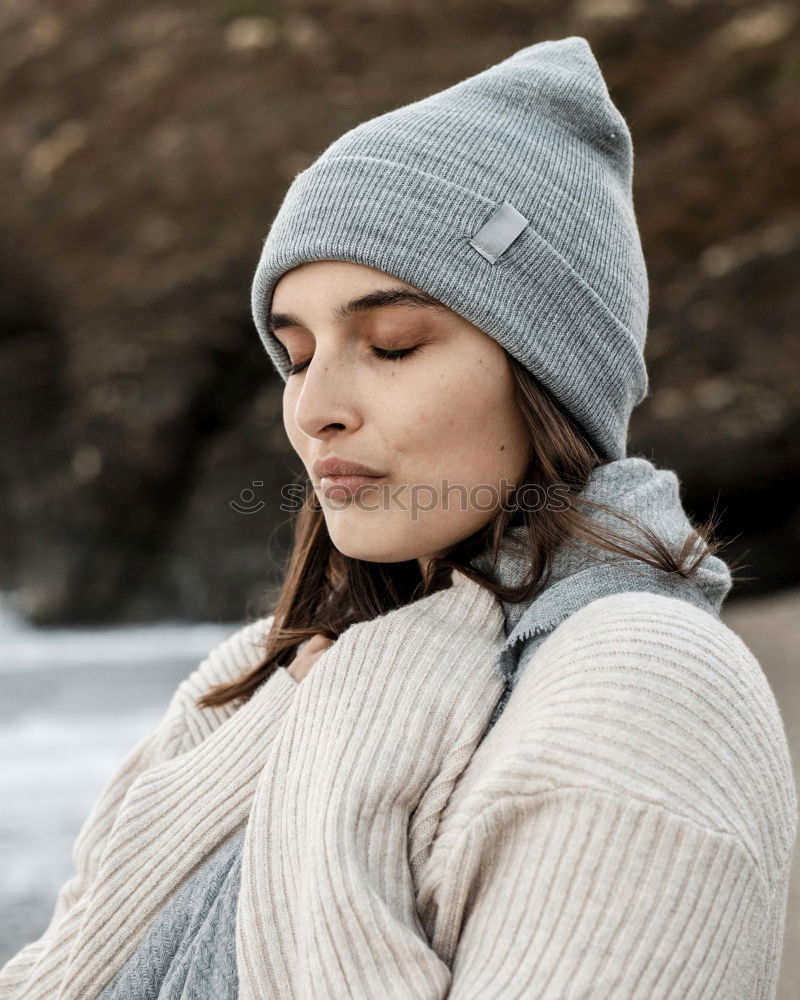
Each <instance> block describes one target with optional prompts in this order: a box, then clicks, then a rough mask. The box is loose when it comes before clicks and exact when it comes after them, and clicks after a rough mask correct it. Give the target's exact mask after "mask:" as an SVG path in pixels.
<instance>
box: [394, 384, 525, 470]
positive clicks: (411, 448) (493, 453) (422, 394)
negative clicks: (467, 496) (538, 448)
mask: <svg viewBox="0 0 800 1000" xmlns="http://www.w3.org/2000/svg"><path fill="white" fill-rule="evenodd" d="M506 391H508V389H507V387H506V386H505V385H502V386H500V385H498V382H497V380H496V379H495V380H493V379H491V378H489V377H488V373H485V372H484V370H483V369H478V370H477V371H472V370H466V371H465V370H463V369H462V370H461V371H460V372H459V373H445V374H442V373H441V372H440V373H437V374H436V375H435V376H433V377H432V379H426V380H425V382H424V384H422V383H420V382H418V383H417V384H416V385H415V386H414V387H413V391H410V392H408V393H406V394H405V395H404V396H402V397H399V396H398V397H394V396H393V397H392V398H390V399H388V400H387V401H386V402H387V407H386V408H385V409H384V411H383V414H384V419H385V420H386V421H387V425H388V426H389V427H392V428H394V432H393V435H392V436H393V438H394V439H395V445H396V447H397V449H398V451H402V452H404V453H405V454H406V455H407V457H409V458H410V459H411V458H417V459H418V460H419V461H420V463H421V464H433V466H434V468H433V471H434V472H441V473H443V474H448V473H447V472H446V470H449V474H457V475H458V476H459V478H461V479H462V480H463V479H473V480H477V479H482V478H486V477H487V476H493V475H494V474H496V473H497V472H500V473H502V472H503V471H504V470H505V468H506V466H507V465H508V464H509V459H510V458H511V454H512V452H513V450H514V447H515V444H514V437H513V435H512V433H511V425H510V421H509V412H508V410H509V405H508V400H507V397H506V396H505V395H504V393H505V392H506ZM428 471H430V470H428Z"/></svg>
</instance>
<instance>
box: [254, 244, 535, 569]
mask: <svg viewBox="0 0 800 1000" xmlns="http://www.w3.org/2000/svg"><path fill="white" fill-rule="evenodd" d="M378 292H381V293H383V294H381V295H376V293H378ZM386 293H391V294H386ZM398 293H406V294H408V293H410V294H411V295H414V294H416V295H417V296H422V297H423V298H425V299H427V298H428V296H425V295H424V294H423V293H421V292H420V291H419V290H418V289H416V288H414V286H413V285H409V284H406V283H405V282H403V281H400V280H399V279H397V278H394V277H392V276H390V275H387V274H384V273H383V272H382V271H377V270H374V269H373V268H370V267H365V266H362V265H361V264H353V263H349V262H345V261H328V260H325V261H314V262H312V263H308V264H303V265H301V266H299V267H297V268H295V269H293V270H291V271H288V272H287V273H286V274H284V275H283V276H282V277H281V279H280V281H279V282H278V283H277V285H276V287H275V291H274V295H273V300H272V314H271V323H272V329H273V330H274V332H275V336H276V337H277V338H278V339H279V340H280V341H281V343H282V344H283V345H284V347H285V348H286V350H287V352H288V354H289V357H290V359H291V362H292V366H293V371H294V369H297V371H296V373H293V374H291V375H290V376H289V378H288V382H287V384H286V388H285V390H284V395H283V420H284V425H285V427H286V433H287V435H288V437H289V440H290V441H291V443H292V447H293V448H294V449H295V451H296V452H297V454H298V455H299V456H300V458H301V459H302V461H303V463H304V465H305V467H306V470H307V471H308V474H309V477H310V479H311V482H312V484H313V486H314V490H315V492H316V494H317V497H318V499H319V502H320V504H321V506H322V509H323V513H324V516H325V520H326V524H327V527H328V531H329V533H330V536H331V540H332V542H333V544H334V545H335V546H336V548H337V549H338V550H339V551H340V552H342V553H344V554H345V555H347V556H350V557H351V558H353V559H363V560H366V561H370V562H401V561H405V560H409V559H417V560H418V562H419V565H420V568H421V569H423V570H424V568H425V566H426V565H427V561H428V559H430V558H431V557H432V556H434V555H438V554H441V553H442V552H444V551H445V550H446V549H447V548H449V547H450V546H451V545H453V544H454V543H456V542H458V541H460V540H461V539H463V538H466V537H467V536H469V535H471V534H472V533H473V532H475V531H477V530H478V529H479V528H480V527H482V526H483V525H484V524H485V523H486V522H487V521H489V520H490V518H491V517H492V515H493V513H494V512H495V511H496V509H497V508H498V506H499V505H500V503H501V501H502V499H503V498H504V497H505V496H506V495H507V494H508V491H509V490H510V488H511V487H512V486H513V485H514V484H515V483H516V482H517V481H518V479H519V477H520V476H521V475H522V473H523V471H524V469H525V466H526V465H527V460H528V446H527V439H526V432H525V428H524V425H523V422H522V418H521V415H520V413H519V411H518V409H517V407H516V404H515V402H514V397H513V391H512V376H511V371H510V368H509V366H508V362H507V360H506V356H505V352H504V351H503V349H502V348H501V347H500V345H499V344H498V343H497V342H496V341H495V340H493V339H492V338H491V337H489V336H487V335H486V334H485V333H483V332H482V331H481V330H479V329H478V328H477V327H476V326H473V324H472V323H470V322H469V321H468V320H466V319H464V318H463V317H461V316H459V315H458V314H457V313H455V312H453V311H452V310H451V309H448V308H446V307H445V306H441V305H438V304H433V305H431V304H422V303H419V302H413V301H394V302H392V301H391V299H392V298H398ZM365 296H373V297H374V298H373V299H372V300H366V301H365V302H363V303H361V305H360V306H358V305H356V306H354V305H351V306H350V308H349V309H348V308H347V306H348V303H352V302H353V300H358V299H363V298H364V297H365ZM431 301H433V300H431ZM387 302H388V304H386V303H387ZM409 351H410V352H411V353H408V354H406V356H404V357H403V356H402V355H401V356H400V357H397V358H391V357H389V358H385V357H382V356H381V354H382V353H385V352H409ZM324 459H341V460H343V461H344V462H357V463H361V464H362V465H365V466H367V467H368V468H369V469H370V470H371V471H372V472H373V473H375V474H376V477H375V478H370V479H368V480H366V481H365V482H364V483H363V484H362V485H359V484H358V483H355V484H353V483H350V484H349V485H348V484H346V483H341V481H340V485H339V486H337V485H336V483H337V480H336V479H323V478H322V477H321V475H320V474H319V472H318V471H316V470H315V468H314V463H315V462H319V461H321V460H324Z"/></svg>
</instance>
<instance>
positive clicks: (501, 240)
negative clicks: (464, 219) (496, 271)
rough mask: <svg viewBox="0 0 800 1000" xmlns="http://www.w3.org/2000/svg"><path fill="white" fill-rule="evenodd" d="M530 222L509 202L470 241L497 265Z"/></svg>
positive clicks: (482, 254)
mask: <svg viewBox="0 0 800 1000" xmlns="http://www.w3.org/2000/svg"><path fill="white" fill-rule="evenodd" d="M527 225H528V220H527V219H526V218H525V216H524V215H521V214H520V213H519V212H518V211H517V210H516V208H514V206H513V205H512V204H511V203H510V202H507V201H504V202H503V204H502V205H501V206H500V208H498V209H497V210H496V211H495V212H494V213H493V214H492V216H491V218H490V219H489V221H488V222H485V223H484V224H483V225H482V226H481V228H480V229H479V230H478V231H477V233H475V235H474V236H473V237H472V239H471V240H470V241H469V245H470V246H471V247H474V248H475V249H476V250H477V251H478V253H479V254H480V255H481V256H482V257H485V258H486V259H487V260H488V261H489V263H490V264H495V263H496V262H497V259H498V257H499V256H500V255H501V254H503V253H505V251H506V250H508V248H509V247H510V246H511V244H512V243H513V242H514V240H515V239H516V238H517V237H518V236H519V234H520V233H521V232H522V231H523V229H524V228H525V227H526V226H527Z"/></svg>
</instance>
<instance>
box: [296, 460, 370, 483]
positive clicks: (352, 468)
mask: <svg viewBox="0 0 800 1000" xmlns="http://www.w3.org/2000/svg"><path fill="white" fill-rule="evenodd" d="M311 468H312V469H313V471H314V475H316V476H318V477H319V478H320V479H322V478H327V477H336V476H367V477H372V478H380V477H382V476H383V473H382V472H380V471H379V470H378V469H373V468H370V466H368V465H364V464H363V463H361V462H350V461H347V460H346V459H344V458H336V457H331V458H325V459H321V460H317V461H316V462H314V463H313V464H312V466H311Z"/></svg>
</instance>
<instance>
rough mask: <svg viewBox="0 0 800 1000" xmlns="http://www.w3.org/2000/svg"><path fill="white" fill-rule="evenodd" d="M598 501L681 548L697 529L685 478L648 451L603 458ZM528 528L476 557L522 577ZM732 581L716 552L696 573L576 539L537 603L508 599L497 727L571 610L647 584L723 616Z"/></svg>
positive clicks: (506, 579)
mask: <svg viewBox="0 0 800 1000" xmlns="http://www.w3.org/2000/svg"><path fill="white" fill-rule="evenodd" d="M581 497H585V498H586V499H588V500H592V501H594V502H595V503H603V504H607V505H608V506H609V507H612V508H613V509H614V510H618V511H620V512H621V513H624V514H627V515H629V516H631V515H632V516H634V517H635V518H636V519H638V520H639V521H642V522H644V523H645V524H646V525H648V526H649V527H651V528H652V529H654V530H655V531H656V532H657V533H658V535H659V537H660V538H661V540H662V541H663V542H664V543H665V544H667V545H668V546H669V547H670V548H672V549H673V550H674V549H678V548H680V546H681V545H682V544H683V542H684V541H685V539H686V538H687V537H688V536H689V535H690V534H691V533H692V526H691V524H690V522H689V519H688V517H687V515H686V512H685V511H684V509H683V505H682V503H681V498H680V482H679V479H678V477H677V475H676V474H675V473H674V472H672V471H671V470H669V469H658V468H656V467H655V466H654V465H653V464H652V462H650V461H648V460H647V459H646V458H641V457H628V458H621V459H617V460H616V461H613V462H608V463H606V464H604V465H601V466H598V467H597V468H596V469H594V470H593V472H592V475H591V476H590V479H589V481H588V483H587V485H586V487H585V489H584V490H583V491H582V493H581ZM591 513H592V516H593V519H594V523H595V524H596V525H597V526H598V527H602V528H608V529H610V530H611V531H612V532H614V533H616V534H618V535H623V536H624V537H625V538H630V539H631V541H634V542H635V541H639V542H641V541H642V538H641V535H639V534H638V533H637V532H635V531H634V529H632V528H630V527H629V526H628V525H627V523H626V522H625V521H622V520H620V519H619V518H616V517H613V516H611V515H609V514H606V513H605V512H593V511H592V512H591ZM523 538H524V536H523V531H522V529H520V528H514V529H511V530H510V531H509V532H508V533H507V535H506V537H505V538H504V540H503V545H502V547H501V550H500V554H499V559H498V563H497V565H496V566H493V565H492V564H491V562H490V559H489V554H488V552H484V553H481V554H480V555H479V556H477V557H475V558H474V559H472V565H473V566H475V567H476V568H479V569H481V570H482V571H483V572H484V573H486V574H487V575H488V576H490V577H492V578H493V579H494V580H496V581H497V582H500V583H502V584H504V585H506V586H510V585H517V584H519V583H521V582H522V581H523V579H524V577H525V574H526V572H527V571H528V570H529V568H530V556H529V555H528V553H527V551H526V548H527V547H526V546H525V544H524V541H523ZM731 586H732V579H731V573H730V570H729V568H728V565H727V563H726V562H724V560H722V559H720V558H719V557H718V556H708V557H707V558H706V559H705V560H704V561H703V562H702V563H701V565H700V567H699V568H698V569H697V570H696V572H695V574H694V575H693V576H692V578H691V579H686V578H685V577H682V576H681V575H680V574H678V573H668V572H666V571H665V570H661V569H656V568H655V567H653V566H650V565H648V564H647V563H643V562H642V561H641V560H632V559H628V558H626V557H623V556H620V555H617V554H615V553H608V552H604V551H602V550H600V549H599V548H597V547H595V546H590V545H588V544H586V543H584V542H580V543H578V542H575V541H574V540H573V541H571V543H570V544H569V545H567V544H565V545H562V546H561V547H560V548H559V549H558V550H557V551H556V553H555V556H554V558H553V561H552V566H551V572H550V575H549V577H548V579H547V583H546V584H545V586H544V588H543V590H542V592H541V593H540V594H539V595H538V596H537V597H535V598H534V599H533V600H532V601H531V602H530V603H529V604H527V605H525V604H509V603H508V602H506V601H503V602H502V604H503V611H504V613H505V619H506V625H505V631H506V641H505V644H504V645H503V647H502V649H501V651H500V657H499V661H498V668H499V670H500V672H501V674H502V675H503V677H504V679H505V681H506V689H505V691H504V693H503V695H502V697H501V699H500V701H499V703H498V705H497V707H496V709H495V712H494V715H493V716H492V718H491V720H490V722H489V727H488V728H491V726H492V725H494V723H495V721H496V720H497V718H498V717H499V715H500V714H501V712H502V711H503V708H504V707H505V705H506V702H507V701H508V698H509V697H510V695H511V692H512V690H513V689H514V686H515V685H516V683H517V680H518V677H519V674H520V670H521V667H522V666H523V665H524V664H525V663H527V662H528V660H529V659H530V657H531V654H532V653H533V651H534V650H535V649H536V648H537V647H538V646H539V645H540V644H541V643H542V642H543V641H544V640H545V639H546V638H547V636H548V635H549V634H550V633H551V632H552V631H553V630H554V629H555V628H556V626H557V625H558V624H559V623H560V622H562V621H564V619H565V618H567V617H568V616H569V615H571V614H573V613H574V612H575V611H578V610H579V609H580V608H582V607H583V606H584V605H586V604H588V603H589V602H590V601H594V600H596V599H597V598H598V597H604V596H605V595H606V594H618V593H621V592H622V591H630V590H646V591H650V592H651V593H656V594H664V595H666V596H667V597H676V598H679V599H680V600H683V601H687V602H688V603H690V604H693V605H694V606H695V607H698V608H701V609H702V610H704V611H708V612H709V613H710V614H713V615H715V616H717V617H718V616H719V611H720V608H721V606H722V603H723V601H724V600H725V598H726V597H727V595H728V592H729V591H730V589H731ZM487 731H488V730H487Z"/></svg>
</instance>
